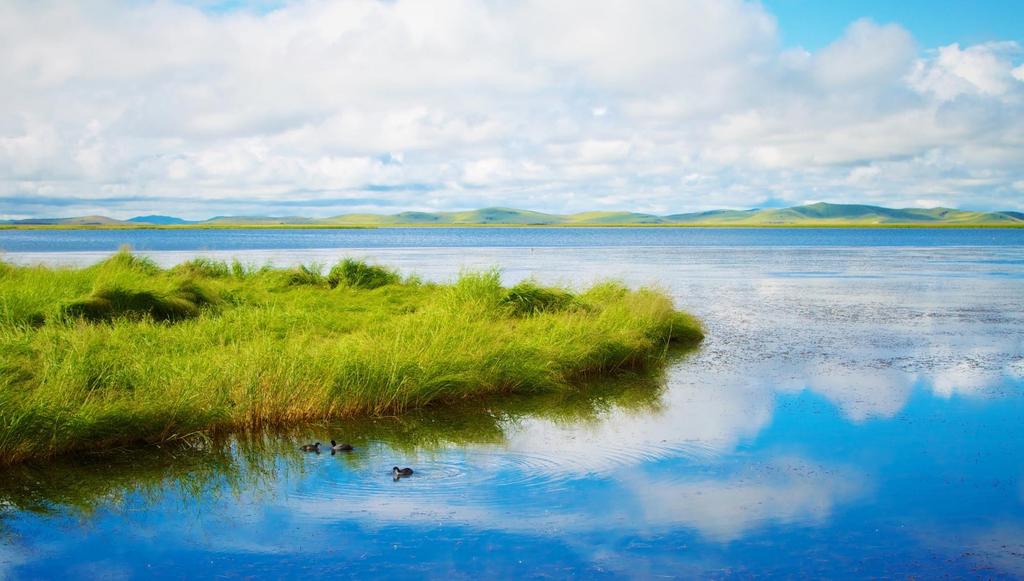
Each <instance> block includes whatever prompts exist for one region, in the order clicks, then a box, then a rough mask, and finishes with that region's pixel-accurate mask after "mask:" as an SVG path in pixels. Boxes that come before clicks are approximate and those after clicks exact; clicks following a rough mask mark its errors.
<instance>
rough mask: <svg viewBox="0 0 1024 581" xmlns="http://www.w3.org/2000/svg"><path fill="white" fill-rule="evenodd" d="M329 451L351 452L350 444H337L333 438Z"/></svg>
mask: <svg viewBox="0 0 1024 581" xmlns="http://www.w3.org/2000/svg"><path fill="white" fill-rule="evenodd" d="M331 451H332V452H351V451H352V444H339V443H337V442H335V441H334V440H331Z"/></svg>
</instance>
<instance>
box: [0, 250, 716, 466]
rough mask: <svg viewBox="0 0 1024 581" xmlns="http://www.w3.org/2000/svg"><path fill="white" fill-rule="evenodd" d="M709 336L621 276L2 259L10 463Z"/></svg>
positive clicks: (426, 400)
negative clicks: (577, 287) (553, 278)
mask: <svg viewBox="0 0 1024 581" xmlns="http://www.w3.org/2000/svg"><path fill="white" fill-rule="evenodd" d="M701 338H702V331H701V327H700V324H699V322H698V321H696V320H695V319H694V318H692V317H690V316H689V315H687V314H685V313H682V312H679V311H677V310H676V309H675V308H674V306H673V304H672V301H671V299H670V298H669V297H668V296H667V295H666V294H665V293H664V292H662V291H660V290H657V289H649V288H641V289H637V290H631V289H628V288H626V287H625V286H623V285H622V284H619V283H616V282H603V283H599V284H596V285H594V286H592V287H591V288H589V289H586V290H583V291H582V292H573V291H571V290H569V289H563V288H552V287H544V286H541V285H538V284H536V283H534V282H531V281H526V282H522V283H519V284H517V285H515V286H512V287H505V286H503V285H502V283H501V280H500V276H499V273H498V272H497V271H487V272H478V273H466V274H463V275H462V276H460V277H459V278H458V279H457V280H456V281H455V282H453V283H451V284H428V283H424V282H421V281H420V280H418V279H416V278H415V277H406V278H402V277H401V276H399V275H398V274H397V273H395V272H393V271H390V270H388V269H385V268H382V267H380V266H375V265H370V264H367V263H364V262H360V261H355V260H344V261H342V262H339V263H338V264H336V265H334V266H332V267H331V268H324V267H323V266H322V265H317V264H311V265H302V266H298V267H294V268H272V267H270V266H252V265H245V264H241V263H239V262H234V263H230V264H229V263H226V262H218V261H212V260H208V259H194V260H191V261H189V262H185V263H183V264H180V265H178V266H176V267H174V268H170V269H162V268H160V267H158V266H157V265H156V264H155V263H153V262H152V261H150V260H148V259H146V258H143V257H140V256H136V255H133V254H131V253H129V252H127V251H122V252H119V253H118V254H115V255H114V256H113V257H111V258H109V259H107V260H105V261H103V262H100V263H98V264H95V265H92V266H89V267H87V268H51V267H44V266H14V265H10V264H5V263H0V463H13V462H19V461H23V460H27V459H33V458H46V457H50V456H54V455H57V454H61V453H67V452H73V451H78V450H95V449H102V448H112V447H121V446H130V445H135V444H143V443H150V444H151V443H158V442H168V441H175V440H188V439H192V438H197V437H198V438H205V437H209V436H211V435H216V434H222V433H227V432H234V433H240V432H250V433H251V432H254V431H255V430H259V429H264V428H270V427H281V426H288V425H294V424H296V423H301V422H305V421H311V420H321V419H329V418H346V417H347V418H351V417H368V416H383V415H395V414H399V413H402V412H405V411H407V410H410V409H415V408H422V407H424V406H428V405H432V404H447V405H452V404H456V403H458V402H463V401H465V400H471V399H473V400H476V399H481V398H488V397H490V398H493V397H500V396H503V395H511V394H523V393H565V392H570V391H573V390H574V389H576V386H578V384H579V382H581V381H583V380H587V379H593V378H597V377H603V376H607V375H614V374H617V373H620V372H623V371H627V370H648V369H652V368H655V367H656V366H657V365H659V364H660V363H661V362H663V361H664V359H665V357H666V354H667V352H668V349H669V346H670V345H672V344H677V345H693V344H696V343H697V342H699V341H700V340H701Z"/></svg>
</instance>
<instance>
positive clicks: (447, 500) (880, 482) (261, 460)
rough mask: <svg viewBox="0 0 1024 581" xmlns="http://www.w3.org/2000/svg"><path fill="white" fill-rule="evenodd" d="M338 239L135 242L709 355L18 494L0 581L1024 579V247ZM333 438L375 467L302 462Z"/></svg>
mask: <svg viewBox="0 0 1024 581" xmlns="http://www.w3.org/2000/svg"><path fill="white" fill-rule="evenodd" d="M263 232H265V231H258V232H257V233H256V234H260V233H263ZM341 232H342V233H341V234H338V233H337V232H326V233H325V232H323V231H272V235H268V236H266V237H260V236H254V233H253V232H252V231H223V232H222V233H221V234H218V233H217V232H216V231H214V232H212V233H211V232H209V231H201V232H200V233H199V234H201V235H202V237H203V239H202V241H200V242H197V241H196V240H194V239H191V238H188V237H187V236H186V237H184V238H175V237H176V236H178V235H179V234H181V233H180V232H173V231H147V232H146V236H153V238H147V239H146V241H145V243H144V244H143V243H141V242H140V240H139V239H132V240H130V242H131V243H132V244H133V245H134V246H136V247H137V248H140V249H144V250H145V251H147V252H149V253H150V254H151V255H152V256H154V257H155V258H156V259H157V260H158V261H160V262H162V263H165V264H170V263H174V262H177V261H180V260H183V259H185V258H187V257H190V256H193V255H195V254H197V253H204V254H209V255H213V256H222V257H233V256H234V257H239V258H241V259H242V260H245V261H250V262H257V263H259V262H264V261H267V260H271V261H273V262H275V263H278V264H285V263H294V262H297V261H306V262H308V261H310V260H316V261H320V262H324V263H329V262H333V261H334V260H336V259H337V258H338V257H339V256H347V255H355V256H365V257H370V258H373V259H375V260H378V261H380V262H384V263H387V264H390V265H394V266H396V267H398V268H400V269H401V270H402V271H403V272H408V273H412V272H415V273H417V274H420V275H422V276H424V277H426V278H432V279H448V278H451V277H453V276H455V274H456V273H457V272H458V271H459V270H460V269H463V268H483V267H488V266H495V265H497V266H500V267H502V268H503V271H504V273H505V278H506V280H509V281H513V280H517V279H520V278H523V277H527V276H536V277H537V278H539V279H541V280H544V281H552V282H564V283H567V284H576V285H582V284H585V283H587V282H589V281H593V280H595V279H597V278H601V277H607V276H614V277H618V278H622V279H624V280H626V281H627V282H628V283H630V284H651V283H653V284H659V285H660V286H662V287H664V288H666V289H667V290H668V291H669V292H670V293H671V294H672V295H673V296H674V297H675V299H676V301H677V303H678V304H679V305H680V306H681V307H684V308H686V309H689V310H691V311H692V312H694V313H696V314H697V315H699V316H700V317H702V318H703V319H704V321H705V322H706V324H707V327H708V339H707V341H706V342H705V344H704V345H703V346H702V347H701V348H700V349H699V350H698V351H696V352H695V353H691V354H687V355H683V356H681V357H680V358H679V359H677V360H674V361H673V362H672V363H671V364H670V366H669V368H668V369H667V370H666V372H665V375H664V377H663V378H660V379H657V380H655V381H651V380H649V379H642V378H633V379H626V380H623V381H618V382H613V383H609V384H602V385H600V386H592V387H591V388H590V390H589V391H588V395H586V396H578V397H573V398H570V399H559V398H551V397H548V398H541V399H515V400H512V401H504V402H488V403H487V404H485V407H486V410H481V409H468V410H453V411H443V412H434V413H423V414H414V415H411V416H408V417H403V418H401V419H382V420H379V421H375V422H348V423H343V424H331V425H327V424H325V425H322V426H312V427H306V428H301V429H298V430H296V431H295V432H293V433H290V434H278V435H264V436H262V437H260V438H256V439H252V438H240V439H236V440H231V441H226V442H207V443H198V444H197V447H196V448H195V449H192V450H191V451H186V450H182V449H172V450H165V451H159V452H154V451H147V452H145V453H142V454H141V455H140V454H119V455H114V456H112V457H104V458H99V459H88V458H77V459H73V460H65V461H61V462H59V463H56V464H52V465H47V466H27V467H19V468H16V469H11V470H8V471H7V474H5V475H3V476H2V477H0V577H2V576H11V577H24V578H50V577H55V576H70V577H73V578H74V577H93V576H97V575H102V576H113V577H118V576H123V577H182V576H194V575H202V576H215V575H224V576H229V577H234V576H248V575H263V576H281V575H286V576H300V575H304V576H305V575H335V576H343V577H344V576H360V577H362V576H369V575H384V576H397V575H407V574H421V575H426V576H429V577H440V576H447V577H452V578H464V577H480V576H484V577H493V576H502V577H511V576H517V577H518V576H528V577H532V576H548V577H565V576H569V575H576V576H581V577H587V578H589V577H639V578H650V577H655V576H667V577H692V576H698V577H730V576H754V575H767V576H780V577H792V576H798V575H800V576H819V577H820V576H825V577H832V578H834V577H864V576H883V577H906V576H908V575H916V576H925V577H934V576H938V575H940V574H948V575H951V576H954V577H986V578H987V577H1018V576H1022V575H1024V478H1022V476H1024V422H1022V421H1021V419H1022V417H1024V413H1022V412H1024V389H1022V388H1024V231H1020V230H1017V231H1011V230H978V231H960V230H737V231H733V230H703V229H701V230H666V229H646V228H645V229H594V230H591V229H587V230H562V229H559V230H540V229H537V230H535V229H508V230H482V229H437V230H433V229H423V230H415V231H411V232H410V231H403V230H375V231H341ZM239 233H241V234H242V238H239V237H238V236H239ZM366 233H370V234H369V235H368V236H366V237H362V238H360V236H362V235H363V234H366ZM389 233H390V236H391V237H390V238H389V237H388V236H389ZM21 234H22V232H15V233H12V232H0V248H5V249H7V250H9V251H10V252H9V253H8V254H7V255H5V259H6V260H13V261H17V262H38V261H45V262H58V263H81V262H89V261H92V260H96V259H97V258H98V257H100V256H101V255H102V254H104V253H107V252H110V251H111V250H113V249H115V248H116V247H117V246H118V245H119V244H120V243H121V242H124V241H125V240H123V239H118V238H117V237H118V236H129V237H131V236H136V235H137V234H136V233H134V232H132V233H124V232H121V233H116V232H115V233H111V232H109V231H108V232H73V233H71V234H67V233H66V232H50V233H43V234H41V233H40V232H38V231H36V232H32V236H43V238H41V239H36V238H34V239H33V240H35V241H34V242H31V243H26V242H24V240H22V241H21V242H17V244H25V245H24V246H21V247H20V248H21V250H18V249H17V248H19V247H17V246H16V245H15V244H14V243H12V242H11V240H12V237H17V236H19V235H21ZM44 234H45V235H52V236H55V237H54V238H49V239H48V238H46V237H45V235H44ZM199 234H197V236H198V235H199ZM92 235H97V236H98V238H95V239H94V238H90V236H92ZM64 236H71V239H66V238H63V237H64ZM189 236H192V234H191V233H189ZM292 236H294V237H296V238H291V237H292ZM320 236H323V237H325V238H318V237H320ZM337 236H341V237H342V238H343V240H341V241H340V242H339V238H337ZM345 237H348V238H345ZM454 239H458V241H453V240H454ZM19 240H20V239H19ZM282 240H284V241H282ZM319 240H324V243H323V244H317V241H319ZM83 241H84V242H83ZM147 245H148V246H147ZM297 245H306V246H305V247H302V246H297ZM40 251H48V252H40ZM332 437H335V438H338V439H346V440H350V441H352V442H353V443H354V444H355V445H356V448H357V449H356V451H354V452H352V453H350V454H344V455H340V454H339V455H335V456H332V455H330V454H320V455H315V454H301V453H299V452H298V451H297V450H296V449H295V444H296V443H298V442H301V441H307V440H312V439H318V440H320V441H327V440H329V439H330V438H332ZM395 464H398V465H401V466H412V467H413V468H415V469H416V474H414V475H413V476H412V477H410V478H407V479H402V480H400V481H398V482H395V481H393V480H392V479H391V477H390V475H389V470H390V468H391V467H392V466H393V465H395Z"/></svg>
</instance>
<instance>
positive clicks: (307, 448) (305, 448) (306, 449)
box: [299, 442, 320, 452]
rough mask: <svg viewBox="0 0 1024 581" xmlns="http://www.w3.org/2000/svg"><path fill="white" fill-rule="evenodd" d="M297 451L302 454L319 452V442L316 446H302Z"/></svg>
mask: <svg viewBox="0 0 1024 581" xmlns="http://www.w3.org/2000/svg"><path fill="white" fill-rule="evenodd" d="M299 449H300V450H302V451H303V452H319V451H320V442H317V443H316V444H303V445H302V447H301V448H299Z"/></svg>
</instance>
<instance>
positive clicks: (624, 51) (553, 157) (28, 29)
mask: <svg viewBox="0 0 1024 581" xmlns="http://www.w3.org/2000/svg"><path fill="white" fill-rule="evenodd" d="M271 7H272V6H271ZM0 51H2V53H3V54H4V58H3V59H0V79H2V82H3V85H4V91H3V92H0V176H2V178H0V199H3V200H4V213H5V214H7V215H23V216H29V215H43V214H46V215H52V214H74V213H76V211H82V210H85V209H90V210H97V211H105V212H107V213H110V214H114V215H119V216H125V215H130V214H133V213H143V212H150V211H167V212H171V211H173V212H175V213H183V214H186V215H188V216H189V217H200V216H207V215H210V214H212V213H226V212H230V213H249V212H253V211H266V212H273V211H285V210H286V211H287V212H288V213H293V214H294V213H306V214H317V215H322V214H325V213H328V214H329V213H337V212H341V211H345V210H381V209H384V210H387V209H398V208H428V207H436V208H454V207H466V206H468V205H472V206H485V205H491V204H502V205H522V204H523V203H530V204H531V205H534V206H535V207H537V209H544V210H554V211H575V210H583V209H591V208H592V207H594V206H596V205H600V203H601V201H604V202H605V205H606V206H607V207H618V208H622V209H637V208H665V209H666V211H682V210H696V209H706V208H711V207H720V206H730V207H750V206H756V205H759V204H761V203H763V202H765V201H766V200H768V199H772V200H775V201H776V202H778V201H788V202H792V203H798V202H799V201H800V200H802V199H806V198H812V197H813V198H819V197H822V196H821V194H820V192H829V196H830V197H829V199H831V200H834V201H852V200H857V201H865V202H876V203H888V202H891V201H893V200H894V196H895V199H896V200H913V199H935V200H939V201H942V202H943V204H944V205H950V206H966V207H970V206H981V207H991V206H999V207H1007V208H1011V209H1022V208H1024V206H1022V202H1021V199H1020V197H1019V195H1017V194H1016V192H1015V191H1014V187H1015V186H1014V184H1015V183H1018V184H1019V183H1020V182H1021V181H1022V180H1024V170H1022V168H1024V164H1022V163H1021V161H1022V160H1024V144H1022V143H1021V142H1020V140H1019V138H1018V137H1017V136H1019V135H1020V134H1022V133H1024V85H1022V84H1021V80H1022V79H1024V72H1022V71H1024V65H1021V63H1020V57H1021V50H1020V47H1019V46H1018V45H1017V44H1016V43H1014V42H1000V43H987V44H979V45H973V46H959V45H951V46H947V47H941V48H938V49H936V50H930V49H927V50H924V51H923V52H921V51H920V50H919V49H918V47H917V46H916V45H915V43H914V40H913V39H912V38H911V36H910V35H909V33H908V32H907V31H906V30H904V29H902V28H901V27H899V26H898V25H896V24H886V25H879V24H876V23H873V22H871V21H866V20H863V21H858V22H855V23H852V24H851V25H850V26H849V28H848V29H847V30H846V31H845V32H844V34H843V35H842V36H841V37H839V38H837V39H836V40H835V41H834V42H833V43H831V44H830V45H828V46H826V47H825V48H823V49H821V50H819V51H816V52H807V51H803V50H792V49H787V48H784V47H782V46H781V45H780V41H779V35H778V31H777V23H776V21H775V19H774V17H773V16H772V15H771V14H769V13H768V12H766V10H765V8H764V7H763V6H762V5H760V4H759V3H756V2H744V1H741V0H725V1H722V0H686V1H669V0H649V1H648V2H644V3H640V4H637V3H619V2H614V1H611V0H601V1H597V2H594V1H583V0H576V1H572V2H559V3H551V2H540V1H537V2H524V3H489V2H485V1H483V0H444V1H442V2H432V3H430V4H429V5H427V4H424V3H421V2H415V1H410V0H397V1H395V2H377V1H373V0H345V1H341V2H330V3H328V2H316V1H313V0H309V1H296V2H293V3H287V4H284V5H283V6H282V7H280V8H279V9H273V10H253V11H236V12H227V13H225V12H217V11H212V12H205V11H203V10H201V9H199V8H196V7H194V6H191V5H182V4H175V3H173V2H148V1H143V2H130V3H129V2H121V1H116V0H104V1H100V2H96V3H90V4H88V5H84V4H80V3H56V2H6V3H3V5H2V6H0ZM390 152H401V153H402V154H403V157H402V159H401V161H400V162H398V163H396V158H394V157H392V156H391V154H390ZM861 168H865V169H861ZM691 175H700V176H701V179H700V180H697V181H694V180H689V179H687V176H691ZM410 185H414V186H417V189H415V191H416V192H417V193H409V188H408V187H406V186H410ZM424 185H429V186H430V188H431V195H430V196H429V197H425V196H423V195H422V187H423V186H424ZM371 186H386V187H387V189H388V191H384V192H382V191H381V189H380V188H379V187H376V188H375V187H371ZM403 188H404V189H403ZM297 192H298V193H297ZM467 192H470V193H471V195H469V196H467ZM524 192H529V195H528V196H525V197H524V196H523V193H524ZM183 197H185V198H187V199H189V200H190V201H191V203H190V204H188V205H184V206H183V204H182V203H181V202H180V200H181V199H182V198H183ZM125 198H131V199H134V200H136V201H124V199H125ZM284 198H287V199H289V200H290V205H288V206H287V207H285V206H282V205H281V204H275V199H284ZM352 198H358V199H359V200H363V201H360V202H356V203H353V202H348V201H345V200H348V199H352ZM75 200H77V202H76V201H75ZM303 204H305V206H304V205H303Z"/></svg>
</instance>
